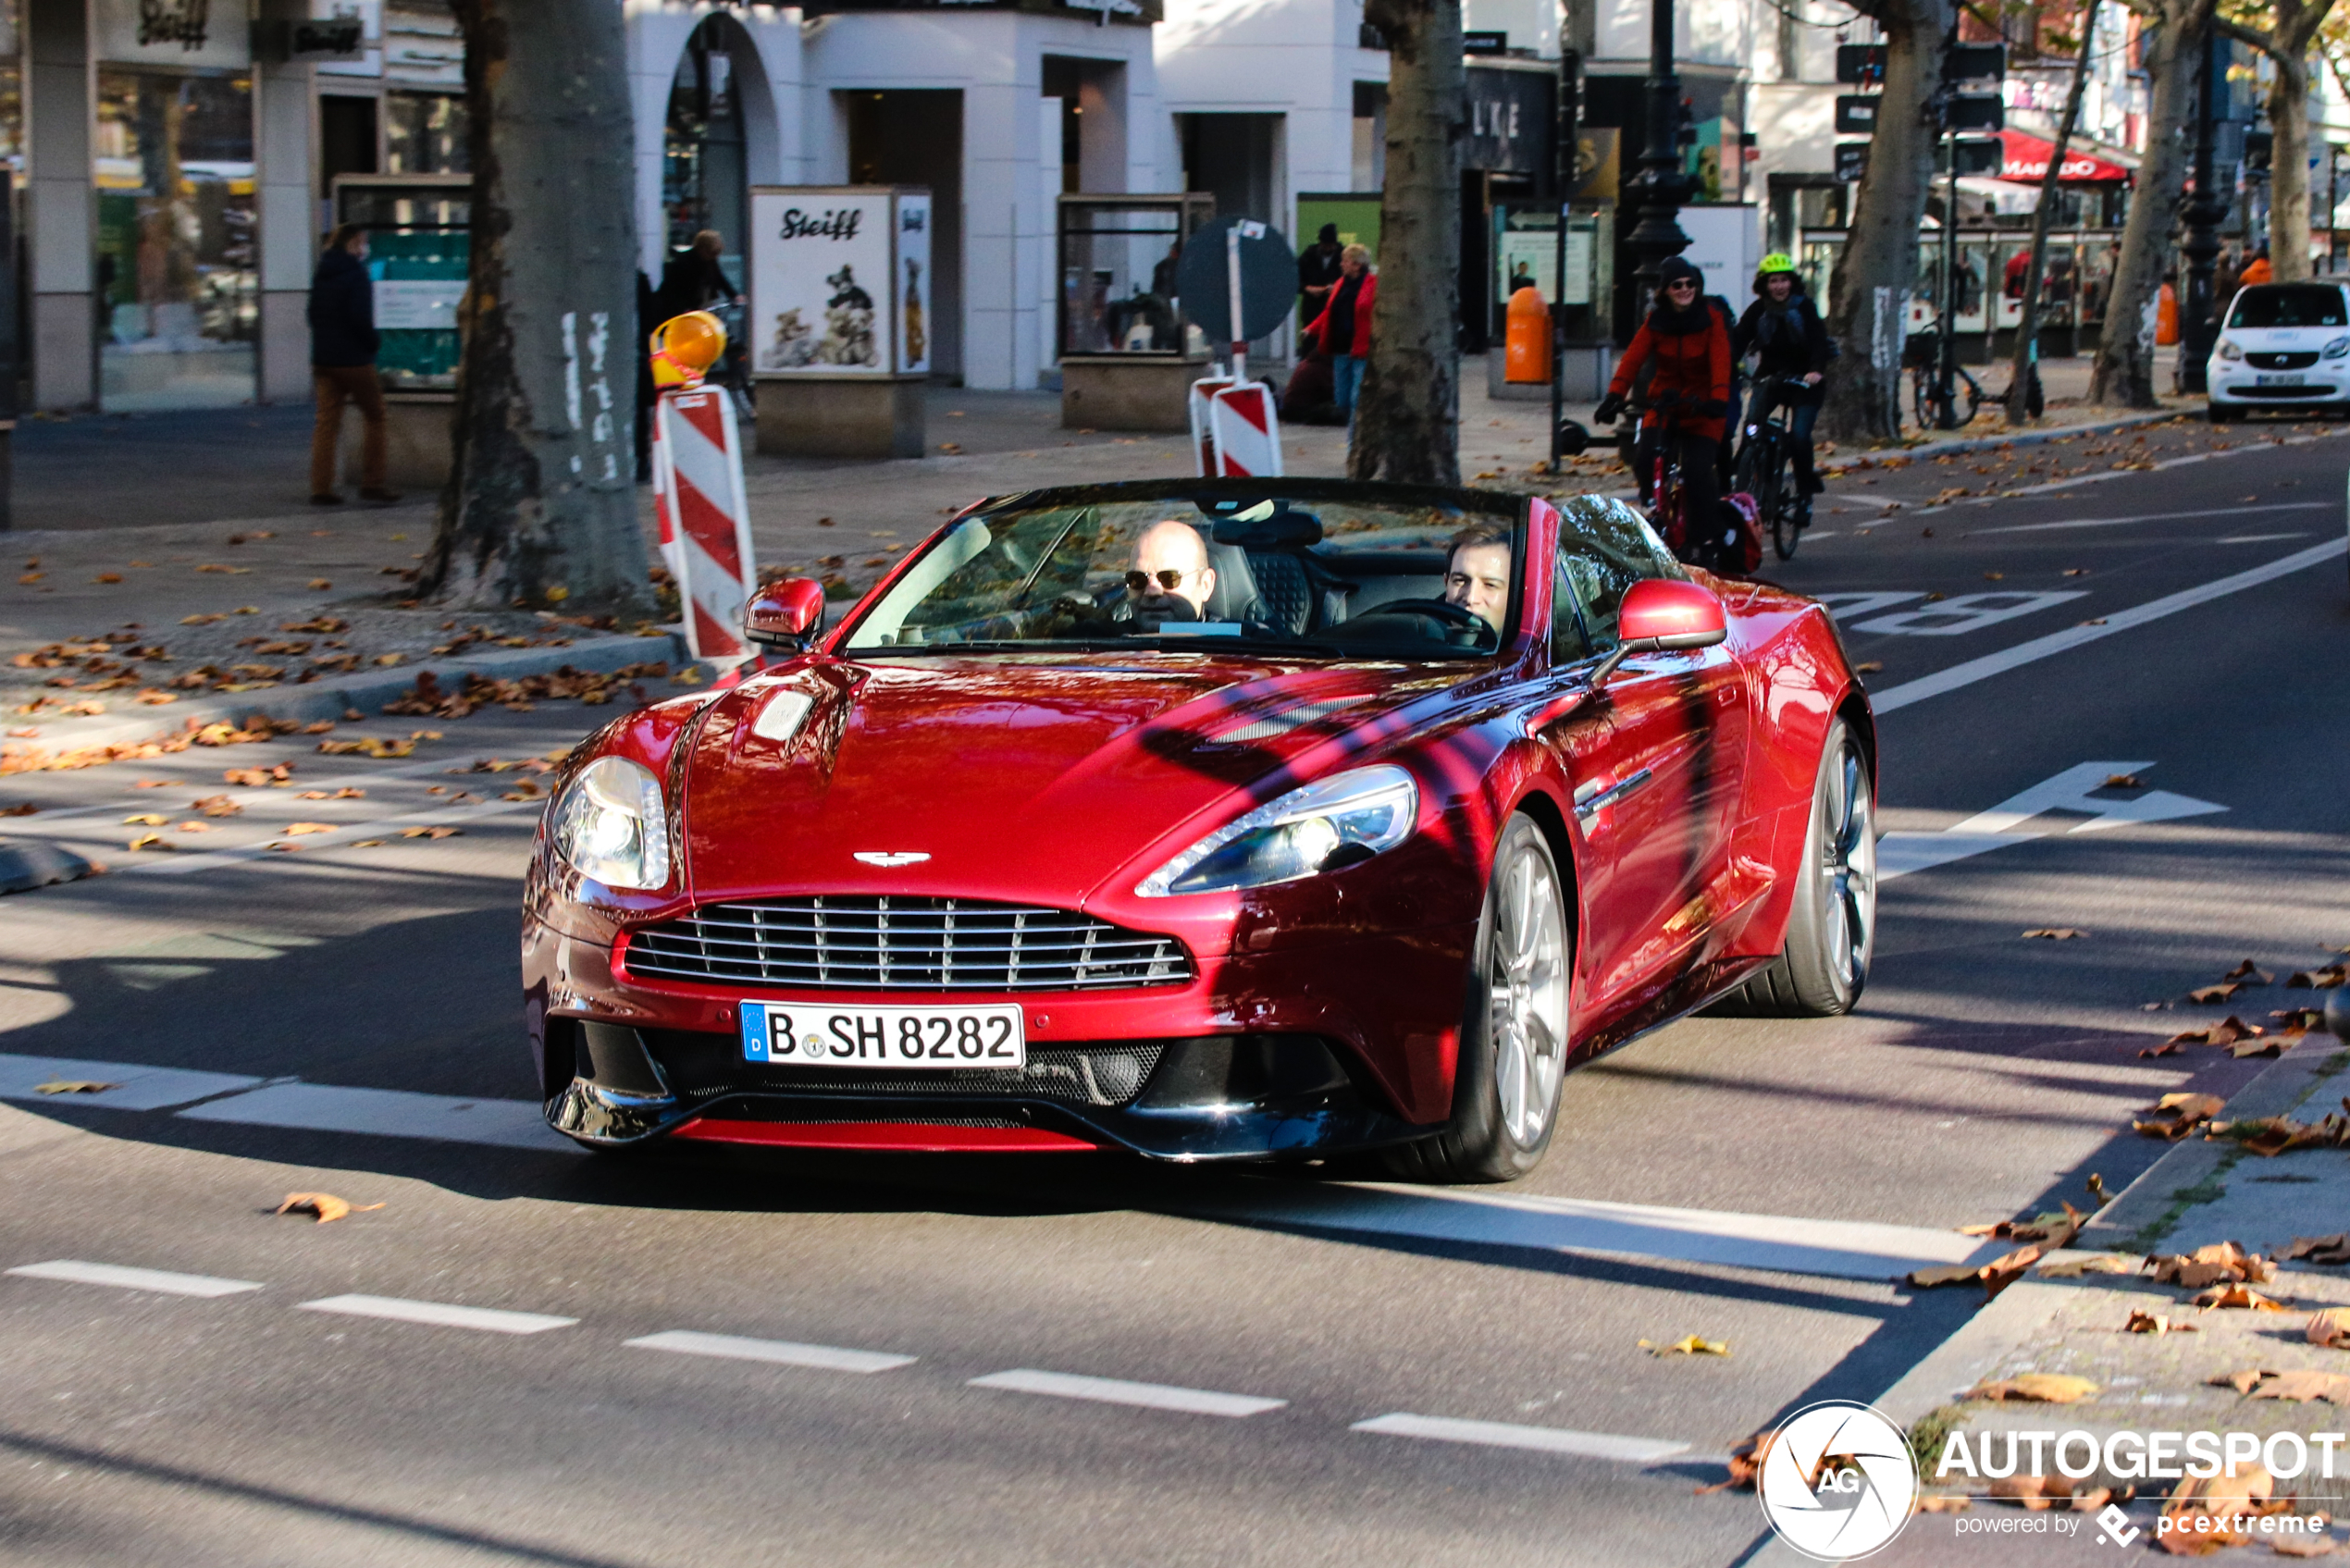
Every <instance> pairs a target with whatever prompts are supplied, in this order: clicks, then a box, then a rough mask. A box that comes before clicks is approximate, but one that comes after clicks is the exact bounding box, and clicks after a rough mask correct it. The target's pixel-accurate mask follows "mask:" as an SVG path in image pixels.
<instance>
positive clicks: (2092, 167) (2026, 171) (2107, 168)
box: [1999, 130, 2130, 185]
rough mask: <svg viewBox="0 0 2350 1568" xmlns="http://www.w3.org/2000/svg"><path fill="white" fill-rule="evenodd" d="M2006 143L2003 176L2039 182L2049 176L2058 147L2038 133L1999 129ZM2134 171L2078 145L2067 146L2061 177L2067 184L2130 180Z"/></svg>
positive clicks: (2002, 154)
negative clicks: (2035, 134)
mask: <svg viewBox="0 0 2350 1568" xmlns="http://www.w3.org/2000/svg"><path fill="white" fill-rule="evenodd" d="M1999 140H2000V142H2001V143H2002V146H2001V149H2000V154H1999V178H2000V179H2013V180H2020V181H2022V182H2024V183H2027V184H2032V185H2037V184H2039V183H2040V181H2042V180H2043V179H2047V177H2048V154H2051V153H2053V152H2055V151H2056V149H2055V148H2054V147H2053V146H2052V145H2050V144H2049V143H2048V142H2043V141H2041V140H2040V139H2039V138H2038V137H2036V136H2026V135H2025V134H2024V133H2023V132H2022V131H2020V130H2002V131H2001V132H1999ZM2129 178H2130V171H2129V170H2128V169H2126V168H2123V167H2121V165H2120V164H2117V163H2115V162H2113V161H2112V160H2111V159H2109V158H2101V157H2098V156H2097V155H2096V154H2094V153H2087V152H2084V151H2082V150H2081V149H2080V148H2078V147H2067V148H2066V149H2065V150H2064V167H2062V168H2061V169H2059V171H2058V173H2057V179H2059V180H2060V181H2062V182H2064V183H2066V184H2070V185H2082V184H2091V183H2095V182H2097V181H2100V180H2121V181H2126V180H2128V179H2129Z"/></svg>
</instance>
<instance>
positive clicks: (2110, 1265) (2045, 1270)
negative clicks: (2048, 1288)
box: [2037, 1253, 2146, 1279]
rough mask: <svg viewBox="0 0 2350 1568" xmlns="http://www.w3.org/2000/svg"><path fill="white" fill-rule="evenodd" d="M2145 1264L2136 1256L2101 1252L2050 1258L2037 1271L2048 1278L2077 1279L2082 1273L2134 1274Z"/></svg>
mask: <svg viewBox="0 0 2350 1568" xmlns="http://www.w3.org/2000/svg"><path fill="white" fill-rule="evenodd" d="M2145 1266H2146V1265H2145V1264H2144V1263H2142V1262H2141V1261H2140V1260H2138V1259H2136V1258H2125V1257H2120V1256H2117V1255H2115V1254H2113V1253H2099V1254H2098V1255H2097V1256H2096V1257H2088V1258H2062V1259H2056V1258H2051V1259H2050V1260H2049V1261H2048V1262H2047V1263H2044V1264H2042V1265H2041V1266H2039V1269H2038V1271H2037V1272H2038V1273H2039V1274H2040V1275H2041V1276H2042V1277H2043V1278H2048V1279H2078V1278H2081V1277H2082V1276H2083V1275H2084V1274H2135V1273H2137V1272H2138V1270H2139V1269H2141V1268H2143V1267H2145Z"/></svg>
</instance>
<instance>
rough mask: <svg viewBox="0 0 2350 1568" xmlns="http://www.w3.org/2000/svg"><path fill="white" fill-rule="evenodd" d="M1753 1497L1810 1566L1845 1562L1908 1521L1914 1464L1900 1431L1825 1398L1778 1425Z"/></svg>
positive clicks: (1866, 1411)
mask: <svg viewBox="0 0 2350 1568" xmlns="http://www.w3.org/2000/svg"><path fill="white" fill-rule="evenodd" d="M1754 1492H1755V1495H1756V1496H1757V1497H1758V1498H1760V1499H1761V1500H1762V1516H1763V1517H1764V1518H1765V1519H1767V1520H1769V1521H1770V1522H1771V1528H1772V1529H1774V1530H1775V1531H1777V1532H1778V1536H1779V1538H1780V1539H1781V1540H1783V1541H1785V1542H1787V1545H1789V1546H1791V1547H1793V1548H1794V1549H1796V1550H1798V1551H1800V1552H1801V1553H1802V1554H1803V1555H1804V1556H1806V1557H1809V1558H1811V1559H1812V1560H1813V1561H1815V1562H1851V1561H1852V1560H1853V1559H1855V1558H1860V1557H1866V1556H1868V1555H1869V1554H1870V1553H1871V1552H1874V1551H1875V1550H1877V1549H1880V1548H1882V1547H1884V1546H1885V1545H1886V1544H1887V1543H1888V1542H1890V1541H1891V1540H1892V1539H1893V1537H1896V1536H1898V1535H1899V1534H1900V1533H1901V1526H1903V1525H1907V1524H1908V1523H1909V1522H1910V1514H1911V1511H1912V1510H1914V1509H1915V1508H1916V1507H1917V1501H1918V1466H1917V1461H1916V1460H1915V1459H1914V1458H1912V1457H1911V1453H1910V1443H1909V1439H1908V1438H1906V1437H1904V1436H1903V1435H1902V1432H1901V1428H1900V1427H1899V1426H1895V1425H1894V1424H1893V1423H1892V1422H1891V1421H1889V1420H1887V1419H1886V1417H1885V1416H1884V1415H1883V1414H1880V1413H1879V1412H1877V1411H1876V1410H1874V1408H1872V1407H1871V1406H1868V1405H1865V1404H1852V1403H1849V1402H1848V1401H1843V1400H1825V1401H1822V1402H1820V1403H1818V1404H1813V1405H1806V1406H1805V1407H1804V1408H1803V1409H1801V1410H1799V1411H1797V1412H1796V1413H1795V1414H1793V1415H1792V1416H1790V1417H1788V1418H1787V1421H1786V1422H1785V1423H1784V1424H1782V1425H1781V1426H1780V1427H1779V1429H1778V1431H1777V1433H1776V1434H1775V1436H1774V1437H1773V1438H1772V1440H1771V1447H1770V1451H1769V1452H1768V1453H1766V1454H1765V1455H1764V1456H1763V1460H1762V1474H1761V1475H1758V1476H1757V1477H1756V1478H1755V1483H1754Z"/></svg>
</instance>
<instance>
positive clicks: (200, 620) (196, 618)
mask: <svg viewBox="0 0 2350 1568" xmlns="http://www.w3.org/2000/svg"><path fill="white" fill-rule="evenodd" d="M227 619H229V617H227V616H226V615H182V616H181V617H179V623H180V624H181V625H183V626H209V625H211V624H212V623H214V622H215V621H226V620H227Z"/></svg>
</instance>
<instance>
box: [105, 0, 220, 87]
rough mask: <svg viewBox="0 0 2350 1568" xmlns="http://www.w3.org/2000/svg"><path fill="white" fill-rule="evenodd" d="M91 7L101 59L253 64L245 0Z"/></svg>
mask: <svg viewBox="0 0 2350 1568" xmlns="http://www.w3.org/2000/svg"><path fill="white" fill-rule="evenodd" d="M91 9H92V13H93V15H92V22H93V27H92V34H93V42H94V43H95V44H96V46H97V56H98V58H100V59H101V60H105V61H108V62H111V63H115V64H126V65H128V64H135V65H155V66H198V67H207V68H214V69H227V70H241V69H244V68H247V67H249V66H251V65H252V64H253V16H252V11H251V7H250V6H249V5H248V4H247V0H96V3H95V4H94V5H93V6H92V8H91Z"/></svg>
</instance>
